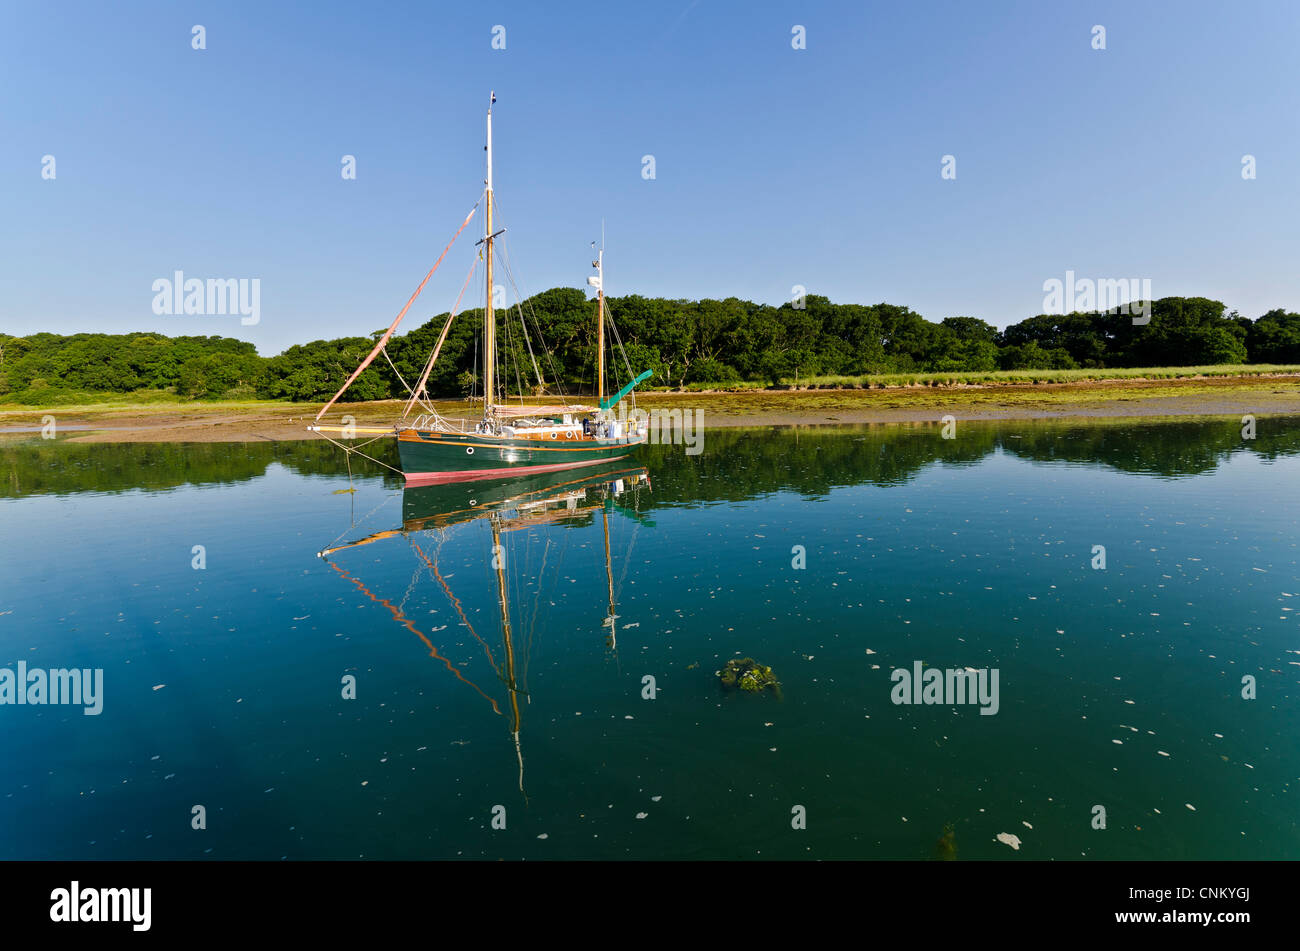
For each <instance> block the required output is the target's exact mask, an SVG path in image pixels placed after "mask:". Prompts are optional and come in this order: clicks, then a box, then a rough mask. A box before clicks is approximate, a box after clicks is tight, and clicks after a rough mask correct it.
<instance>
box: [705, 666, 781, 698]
mask: <svg viewBox="0 0 1300 951" xmlns="http://www.w3.org/2000/svg"><path fill="white" fill-rule="evenodd" d="M718 678H719V680H720V681H721V683H722V689H723V690H741V691H743V692H745V693H762V692H763V691H765V690H771V691H772V694H773V695H774V696H775V697H776V699H778V700H780V699H782V696H781V682H780V681H779V680H777V679H776V677H775V675H773V673H772V668H771V667H764V666H763V665H762V664H760V663H758V662H757V661H755V660H754V658H752V657H740V658H736V657H733V658H731V660H729V661H727V664H726V666H725V667H723V668H722V669H721V670H720V671H718Z"/></svg>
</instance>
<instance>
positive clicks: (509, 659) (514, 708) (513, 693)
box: [492, 515, 524, 792]
mask: <svg viewBox="0 0 1300 951" xmlns="http://www.w3.org/2000/svg"><path fill="white" fill-rule="evenodd" d="M492 552H493V556H492V563H493V565H494V566H495V567H496V574H497V604H498V606H499V607H500V608H501V630H502V635H501V636H502V639H503V640H504V641H505V648H506V657H505V660H506V669H505V675H506V676H505V681H506V689H507V690H509V691H510V710H511V712H512V714H513V717H512V720H511V724H510V736H511V738H512V739H513V740H514V741H515V757H516V758H517V759H518V760H519V791H520V792H523V791H524V753H523V750H522V749H521V748H520V746H519V719H520V717H519V685H518V683H517V682H516V681H515V645H514V638H513V637H512V636H511V632H510V607H509V602H508V600H507V598H506V572H505V552H504V549H502V547H501V520H500V517H499V516H497V515H493V516H492Z"/></svg>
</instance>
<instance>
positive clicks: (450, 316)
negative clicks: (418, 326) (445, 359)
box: [402, 255, 479, 419]
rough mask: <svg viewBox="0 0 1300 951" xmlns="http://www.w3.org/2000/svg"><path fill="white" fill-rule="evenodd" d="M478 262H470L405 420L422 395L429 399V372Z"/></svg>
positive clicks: (423, 403) (430, 409)
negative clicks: (467, 272) (463, 281)
mask: <svg viewBox="0 0 1300 951" xmlns="http://www.w3.org/2000/svg"><path fill="white" fill-rule="evenodd" d="M478 260H479V259H478V256H477V255H476V256H475V257H474V260H473V261H471V262H470V265H469V274H467V275H465V283H464V284H462V285H461V286H460V293H459V294H457V295H456V304H455V306H454V307H452V309H451V313H450V314H448V315H447V322H446V323H445V324H443V327H442V333H441V334H440V335H439V336H438V343H437V345H436V346H435V347H434V348H433V353H431V354H429V362H428V363H426V364H425V366H424V373H422V374H421V375H420V382H419V383H417V384H416V385H415V393H413V394H412V395H411V399H410V401H409V402H408V403H407V404H406V409H404V410H403V411H402V418H403V419H405V418H406V417H407V416H409V415H410V413H411V406H412V405H413V404H414V403H415V401H416V400H417V399H419V394H420V393H423V394H424V396H425V399H428V396H429V392H428V390H427V388H426V387H427V385H428V382H429V372H430V371H431V370H432V369H433V364H434V362H435V361H437V359H438V354H439V353H440V352H441V351H442V344H443V341H445V340H446V339H447V331H449V330H451V322H452V321H453V320H455V319H456V315H457V314H458V313H460V302H461V299H462V298H463V297H464V296H465V288H467V287H469V282H470V281H471V280H473V278H474V271H475V270H476V269H477V268H478ZM476 355H477V354H476ZM420 405H421V406H424V407H425V408H426V409H428V410H429V412H431V413H434V414H435V415H436V412H437V411H436V410H434V408H433V407H432V406H429V404H428V403H426V402H425V401H424V400H420Z"/></svg>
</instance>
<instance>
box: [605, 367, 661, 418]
mask: <svg viewBox="0 0 1300 951" xmlns="http://www.w3.org/2000/svg"><path fill="white" fill-rule="evenodd" d="M652 376H654V370H646V371H645V372H644V373H642V374H641V375H640V376H638V377H637V378H636V379H635V380H633V381H632V382H631V383H629V384H628V385H627V386H625V387H623V389H621V390H619V391H618V392H617V393H615V394H614V395H613V396H611V397H610V398H609V399H607V400H601V401H600V408H601V409H609V408H610V407H611V406H614V405H615V404H617V403H618V401H619V400H621V399H622V398H623V397H625V396H627V395H628V394H629V393H631V392H632V390H633V388H634V387H635V386H636V385H637V384H638V383H640V382H642V381H643V380H648V379H649V378H650V377H652Z"/></svg>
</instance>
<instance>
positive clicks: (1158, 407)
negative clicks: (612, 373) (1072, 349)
mask: <svg viewBox="0 0 1300 951" xmlns="http://www.w3.org/2000/svg"><path fill="white" fill-rule="evenodd" d="M438 405H439V407H440V411H441V412H443V413H444V414H445V415H447V416H451V417H456V416H461V415H467V414H470V413H471V412H472V409H471V407H470V404H467V403H447V402H440V403H439V404H438ZM638 405H639V406H640V408H642V409H645V410H670V411H671V410H694V411H700V412H702V413H703V425H704V426H705V427H706V428H710V427H712V428H728V429H731V428H745V427H751V428H762V427H787V426H834V425H864V424H865V425H871V424H886V425H887V424H916V423H937V422H939V421H940V418H941V417H942V416H945V415H951V416H953V417H954V418H955V419H957V420H963V421H990V422H991V421H999V420H1006V421H1030V420H1069V419H1080V420H1089V419H1090V420H1122V419H1153V418H1157V417H1196V416H1220V417H1223V416H1237V417H1240V416H1244V415H1247V414H1250V415H1254V416H1257V417H1258V416H1269V415H1300V379H1298V378H1297V377H1295V376H1243V377H1190V378H1181V379H1168V380H1151V379H1143V380H1136V379H1124V380H1106V381H1088V382H1083V383H1068V382H1067V383H1038V384H1005V383H997V384H971V385H963V386H960V387H930V386H917V385H913V386H899V387H877V388H871V389H865V388H853V389H799V390H793V389H783V390H747V391H738V392H727V391H709V392H691V393H663V392H650V393H645V394H642V395H641V396H640V398H639V399H638ZM319 407H320V404H291V403H279V404H277V403H260V404H259V403H247V404H229V403H227V404H222V403H177V404H138V405H122V404H116V405H115V404H106V405H105V406H103V407H97V406H75V407H67V408H63V407H49V408H44V409H27V408H19V407H13V408H6V409H2V410H0V438H15V437H16V438H24V437H26V438H30V437H31V436H33V435H39V433H40V431H41V427H42V424H43V420H44V418H45V417H47V416H53V417H54V419H55V426H56V431H57V430H62V432H63V433H67V434H69V435H66V436H62V437H61V438H60V441H66V442H78V443H100V442H133V443H135V442H176V443H180V442H205V443H207V442H258V441H271V442H278V441H287V440H303V439H319V438H321V437H320V436H319V435H318V434H316V433H312V432H309V431H308V430H307V427H308V426H309V425H312V423H313V421H314V417H315V414H316V412H317V411H318V409H319ZM401 407H402V402H401V401H400V400H391V401H383V402H375V403H352V404H347V405H346V406H345V407H343V410H342V411H341V412H339V413H331V414H330V416H329V417H327V418H328V419H331V420H334V421H337V419H338V418H339V417H341V416H342V415H343V413H344V412H346V413H347V414H349V415H352V416H354V417H355V419H356V422H357V425H359V426H365V425H382V426H387V425H391V424H392V422H393V420H394V418H395V416H396V415H397V414H398V413H399V412H400V410H401ZM336 408H337V407H336Z"/></svg>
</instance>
